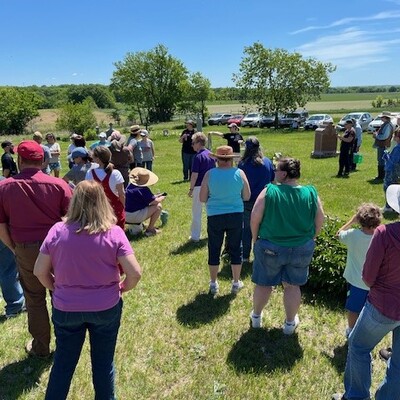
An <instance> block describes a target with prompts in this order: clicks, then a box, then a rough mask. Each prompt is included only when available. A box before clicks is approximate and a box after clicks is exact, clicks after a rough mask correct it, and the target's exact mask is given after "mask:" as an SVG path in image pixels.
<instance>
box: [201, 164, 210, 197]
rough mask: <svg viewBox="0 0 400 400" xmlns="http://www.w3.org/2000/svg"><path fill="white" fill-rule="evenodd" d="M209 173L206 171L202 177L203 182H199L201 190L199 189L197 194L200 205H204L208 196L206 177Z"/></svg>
mask: <svg viewBox="0 0 400 400" xmlns="http://www.w3.org/2000/svg"><path fill="white" fill-rule="evenodd" d="M209 172H210V171H207V172H206V174H205V175H204V178H203V181H202V182H201V188H200V194H199V199H200V201H201V202H202V203H206V202H207V200H208V196H209V194H210V192H209V190H208V177H209Z"/></svg>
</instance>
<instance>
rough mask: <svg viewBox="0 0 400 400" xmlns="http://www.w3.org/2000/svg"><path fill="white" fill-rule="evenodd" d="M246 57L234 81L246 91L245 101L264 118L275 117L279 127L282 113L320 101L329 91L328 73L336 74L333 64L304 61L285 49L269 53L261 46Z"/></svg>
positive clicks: (256, 47)
mask: <svg viewBox="0 0 400 400" xmlns="http://www.w3.org/2000/svg"><path fill="white" fill-rule="evenodd" d="M244 53H245V55H244V57H243V58H242V61H241V63H240V70H239V73H238V74H234V76H233V80H234V82H235V83H236V86H237V87H238V88H240V89H242V90H243V92H244V94H245V96H246V99H245V101H247V102H249V101H250V102H252V103H254V104H256V105H257V106H258V108H259V110H260V112H262V113H264V114H275V126H277V122H278V120H277V119H278V113H282V112H287V111H292V110H295V109H296V108H298V107H304V106H305V105H306V103H307V102H308V101H310V100H317V99H319V98H320V95H321V93H323V92H324V91H326V90H327V88H328V87H329V83H330V82H329V78H328V73H331V72H333V71H334V70H335V67H334V66H333V65H332V64H330V63H322V62H320V61H317V60H315V59H313V58H309V59H303V57H302V55H301V54H299V53H289V52H288V51H286V50H284V49H274V50H271V49H267V48H265V47H264V46H263V45H262V44H261V43H254V44H253V45H252V46H249V47H245V49H244Z"/></svg>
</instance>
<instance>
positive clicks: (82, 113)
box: [56, 99, 96, 135]
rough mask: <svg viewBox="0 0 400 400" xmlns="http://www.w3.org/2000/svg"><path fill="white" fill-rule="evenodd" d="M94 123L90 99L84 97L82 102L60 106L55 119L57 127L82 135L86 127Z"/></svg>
mask: <svg viewBox="0 0 400 400" xmlns="http://www.w3.org/2000/svg"><path fill="white" fill-rule="evenodd" d="M95 125H96V118H95V116H94V114H93V109H92V100H90V99H86V100H85V101H84V102H83V103H77V104H73V103H67V104H65V105H64V106H63V107H62V108H61V112H60V116H59V117H58V119H57V122H56V127H57V129H66V130H68V131H70V132H75V133H77V134H79V135H82V134H83V133H84V132H85V131H86V130H87V129H89V128H91V127H93V126H95Z"/></svg>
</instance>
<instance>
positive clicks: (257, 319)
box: [250, 311, 262, 328]
mask: <svg viewBox="0 0 400 400" xmlns="http://www.w3.org/2000/svg"><path fill="white" fill-rule="evenodd" d="M250 320H251V327H252V328H261V327H262V313H261V314H260V315H255V314H254V311H252V312H251V313H250Z"/></svg>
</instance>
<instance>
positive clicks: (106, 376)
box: [34, 180, 141, 400]
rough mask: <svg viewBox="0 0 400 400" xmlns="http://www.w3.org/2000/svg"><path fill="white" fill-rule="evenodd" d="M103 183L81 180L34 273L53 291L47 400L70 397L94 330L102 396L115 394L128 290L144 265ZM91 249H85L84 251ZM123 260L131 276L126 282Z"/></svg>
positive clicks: (94, 355)
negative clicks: (53, 345)
mask: <svg viewBox="0 0 400 400" xmlns="http://www.w3.org/2000/svg"><path fill="white" fill-rule="evenodd" d="M115 223H116V218H115V215H114V213H113V211H112V209H111V206H110V204H109V202H108V200H107V197H106V195H105V193H104V190H103V188H102V187H101V185H100V184H99V183H97V182H95V181H87V180H86V181H82V182H80V183H78V185H77V186H76V188H75V191H74V194H73V197H72V200H71V203H70V206H69V209H68V212H67V215H66V219H65V221H63V222H58V223H56V224H55V225H53V227H52V228H51V229H50V231H49V233H48V235H47V236H46V238H45V240H44V242H43V244H42V246H41V248H40V253H39V256H38V258H37V260H36V264H35V267H34V274H35V275H36V276H37V278H38V279H39V281H40V282H41V283H42V285H43V286H45V287H46V288H47V289H49V290H51V291H52V292H53V296H52V304H53V315H52V321H53V324H54V332H55V335H56V344H57V345H56V352H55V356H54V364H53V368H52V370H51V373H50V379H49V383H48V387H47V391H46V397H45V399H46V400H52V399H54V400H61V399H66V398H67V395H68V391H69V387H70V384H71V380H72V376H73V374H74V371H75V367H76V365H77V363H78V361H79V356H80V353H81V350H82V346H83V343H84V341H85V335H86V331H89V337H90V354H91V359H92V374H93V385H94V390H95V394H96V396H95V397H96V399H115V389H114V376H115V370H114V361H113V359H114V352H115V345H116V342H117V335H118V329H119V325H120V320H121V312H122V299H121V294H122V293H123V292H126V291H128V290H131V289H133V288H134V287H135V286H136V284H137V283H138V282H139V280H140V277H141V269H140V265H139V264H138V262H137V260H136V257H135V255H134V254H133V250H132V248H131V245H130V243H129V241H128V240H127V238H126V236H125V233H124V231H123V230H122V229H121V228H120V227H119V226H116V225H115ZM82 249H84V251H82ZM118 264H120V265H121V267H122V269H123V271H124V273H125V277H124V279H123V280H122V281H121V280H120V273H119V268H118Z"/></svg>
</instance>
